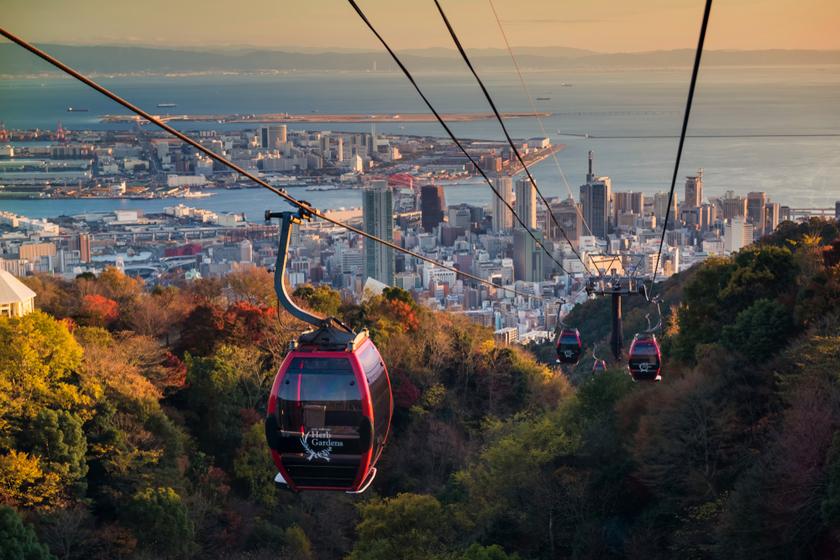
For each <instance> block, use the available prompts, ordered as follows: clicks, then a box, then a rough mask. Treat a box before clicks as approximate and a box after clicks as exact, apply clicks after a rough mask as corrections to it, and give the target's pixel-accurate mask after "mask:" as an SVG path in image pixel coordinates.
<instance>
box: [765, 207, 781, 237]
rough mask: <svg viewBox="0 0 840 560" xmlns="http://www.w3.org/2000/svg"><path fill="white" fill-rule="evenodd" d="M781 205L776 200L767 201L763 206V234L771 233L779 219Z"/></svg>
mask: <svg viewBox="0 0 840 560" xmlns="http://www.w3.org/2000/svg"><path fill="white" fill-rule="evenodd" d="M781 215H782V205H781V204H779V203H778V202H768V203H767V204H766V205H765V206H764V235H768V234H770V233H773V232H774V231H775V230H776V228H777V227H778V225H779V222H780V221H781Z"/></svg>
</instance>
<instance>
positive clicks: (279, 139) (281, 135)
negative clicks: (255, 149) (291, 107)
mask: <svg viewBox="0 0 840 560" xmlns="http://www.w3.org/2000/svg"><path fill="white" fill-rule="evenodd" d="M257 133H258V137H259V140H260V147H261V148H266V149H269V150H276V149H277V148H279V147H280V146H281V145H283V144H285V143H286V140H287V137H286V125H285V124H280V125H277V124H270V125H268V126H261V127H260V128H258V129H257Z"/></svg>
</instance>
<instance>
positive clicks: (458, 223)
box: [449, 204, 473, 230]
mask: <svg viewBox="0 0 840 560" xmlns="http://www.w3.org/2000/svg"><path fill="white" fill-rule="evenodd" d="M472 223H473V220H472V212H470V207H469V206H467V205H466V204H459V205H458V206H451V207H450V208H449V225H451V226H452V227H459V228H464V229H465V230H469V229H470V226H472Z"/></svg>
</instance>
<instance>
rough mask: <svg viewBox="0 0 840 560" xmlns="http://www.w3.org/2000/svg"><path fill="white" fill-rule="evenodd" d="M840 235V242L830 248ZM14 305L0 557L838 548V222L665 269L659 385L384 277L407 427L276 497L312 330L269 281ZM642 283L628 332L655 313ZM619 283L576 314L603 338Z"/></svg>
mask: <svg viewBox="0 0 840 560" xmlns="http://www.w3.org/2000/svg"><path fill="white" fill-rule="evenodd" d="M835 240H837V241H835ZM26 281H27V284H28V285H29V286H30V287H31V288H32V289H33V290H35V291H36V292H37V294H38V297H37V299H36V303H37V304H38V306H39V308H40V309H39V311H36V312H35V313H31V314H29V315H27V316H25V317H23V318H21V319H0V503H1V504H3V505H0V543H2V546H0V559H5V558H15V559H17V558H26V559H30V558H32V559H35V558H51V557H55V558H62V559H76V558H80V559H81V558H84V559H88V560H93V559H100V558H103V559H104V558H118V557H123V558H198V557H201V558H242V559H245V558H248V559H261V558H266V559H267V558H273V559H274V558H295V559H297V558H302V559H306V558H323V559H330V558H350V559H353V560H379V559H383V560H384V559H393V558H407V559H437V560H505V559H512V558H519V559H521V560H526V559H550V558H632V559H635V558H645V559H649V558H745V557H748V558H751V559H753V560H757V559H761V558H831V557H835V556H836V555H837V554H838V551H839V550H840V435H839V434H840V431H838V427H840V239H838V227H837V224H835V223H834V222H828V223H827V222H821V221H817V220H814V221H812V222H811V223H809V224H792V223H789V222H787V223H785V224H782V225H781V226H780V228H779V229H778V230H777V231H776V233H774V234H773V235H772V236H770V237H768V238H766V239H764V240H763V241H762V242H761V243H760V244H757V245H755V246H752V247H749V248H747V249H744V250H743V251H741V252H740V253H738V254H737V255H734V256H733V257H732V258H712V259H709V260H707V261H706V262H704V263H703V264H702V265H699V266H696V267H694V268H693V269H691V270H689V271H688V272H686V273H683V274H681V275H678V276H676V277H673V278H671V279H669V280H668V281H667V282H665V283H663V284H662V285H660V286H658V287H657V290H660V291H661V293H662V296H663V299H664V303H665V305H664V306H663V313H664V314H665V332H664V333H663V336H662V342H663V354H664V359H665V364H664V369H663V382H662V383H660V384H657V385H643V384H634V383H632V382H631V380H630V378H629V377H628V375H627V374H626V372H625V369H624V368H623V367H622V364H613V369H611V370H610V371H608V372H606V373H604V374H601V375H599V376H598V377H593V376H592V375H591V374H590V373H589V370H590V369H591V358H589V357H586V358H584V360H583V361H582V362H581V364H580V366H579V367H578V368H577V369H576V370H575V371H574V372H571V371H570V372H567V373H568V376H567V375H565V374H564V373H562V372H560V371H559V370H558V369H556V367H555V366H551V365H545V364H541V363H540V362H539V361H538V359H537V357H538V356H543V357H545V356H546V355H547V352H550V349H549V350H546V349H545V348H534V349H532V350H533V352H529V351H527V350H523V349H518V348H497V347H496V346H495V345H494V343H493V340H492V333H491V332H490V331H488V330H486V329H484V328H481V327H478V326H475V325H473V324H471V323H469V322H467V321H466V320H464V319H462V318H460V317H458V316H456V315H452V314H447V313H436V312H432V311H429V310H427V309H425V308H422V307H419V306H418V305H417V304H415V302H414V301H413V300H412V299H411V297H410V296H409V294H408V293H406V292H403V291H401V290H398V289H389V290H387V291H386V292H385V294H384V295H383V296H381V297H376V298H373V299H371V300H369V301H367V302H365V303H363V304H361V305H358V304H352V303H348V302H342V301H341V300H340V298H339V296H338V294H337V293H336V292H334V291H332V290H330V289H328V288H324V287H318V288H312V287H303V288H300V289H298V290H297V292H296V296H297V297H299V298H300V300H301V301H302V302H303V303H305V304H306V305H308V306H309V307H311V308H314V309H316V310H319V311H321V312H324V313H330V314H337V315H338V316H340V317H342V318H343V319H344V320H345V321H346V322H348V323H349V324H351V325H352V326H354V327H355V328H361V327H366V328H368V329H370V331H371V335H372V337H373V339H374V340H375V342H376V344H377V346H378V347H379V349H380V351H381V352H382V355H383V358H384V359H385V361H386V363H387V364H388V367H389V371H390V374H391V377H392V382H393V388H394V394H395V401H396V408H395V417H394V424H393V431H392V435H391V439H390V441H389V443H388V446H387V447H386V449H385V453H384V455H383V458H382V461H381V462H380V463H379V465H378V466H379V476H378V477H377V479H376V481H375V483H374V486H373V488H372V489H371V490H370V491H368V492H367V493H366V494H364V495H361V496H349V495H343V494H327V493H305V494H293V493H290V492H287V491H282V490H278V489H277V488H276V487H275V486H274V484H273V482H272V478H273V475H274V472H275V471H274V466H273V464H272V462H271V459H270V456H269V453H268V450H267V447H266V444H265V441H264V438H265V436H264V432H263V425H262V417H263V415H264V412H265V406H266V401H267V393H268V390H269V387H270V384H271V381H272V379H273V376H274V374H275V373H276V371H277V367H278V365H279V363H280V361H281V360H282V357H283V355H284V353H285V352H286V349H287V347H288V343H289V341H290V340H292V339H293V338H294V337H295V336H296V334H297V333H298V332H299V331H300V330H301V329H302V328H303V326H304V325H302V324H300V323H297V322H296V321H294V320H293V319H291V318H290V317H289V316H287V315H286V314H285V313H281V314H280V316H279V317H278V314H277V311H276V309H275V308H276V301H275V300H274V295H273V292H272V283H271V282H272V280H271V276H270V275H269V274H268V273H266V272H264V271H256V272H247V273H236V274H233V275H231V276H229V277H227V278H226V279H225V280H224V282H221V281H216V280H199V281H196V282H191V283H185V284H183V285H180V286H172V287H167V288H162V289H161V288H156V289H154V290H152V291H147V290H145V289H144V286H143V285H142V284H141V283H140V282H138V281H136V280H133V279H131V278H128V277H126V276H124V275H122V274H121V273H120V272H118V271H116V270H108V271H107V272H105V273H103V274H102V275H100V276H99V277H97V278H94V277H90V276H82V277H79V278H77V279H75V280H74V281H73V282H63V281H60V280H57V279H54V278H51V277H46V276H39V277H33V278H28V279H27V280H26ZM649 307H650V306H647V305H646V303H645V302H644V300H643V299H642V298H635V300H628V302H627V306H626V310H625V311H626V321H625V326H626V328H627V334H628V336H631V335H632V332H633V330H635V329H637V328H639V327H641V326H643V325H644V324H645V319H644V316H645V314H647V313H651V311H652V309H650V308H649ZM608 314H609V308H608V302H607V301H605V300H603V301H591V302H588V303H586V304H585V305H583V306H580V307H579V308H577V309H576V310H575V311H574V312H573V313H572V314H571V316H570V318H569V321H568V322H569V323H570V324H572V325H574V326H577V327H579V328H580V329H581V332H582V334H583V336H584V341H585V343H586V344H587V346H589V348H591V347H592V345H593V344H596V343H598V354H599V356H600V357H606V354H607V351H606V344H605V343H604V341H605V337H606V336H607V335H608V330H609V323H608V320H607V319H608Z"/></svg>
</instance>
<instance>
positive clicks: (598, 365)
mask: <svg viewBox="0 0 840 560" xmlns="http://www.w3.org/2000/svg"><path fill="white" fill-rule="evenodd" d="M605 371H607V362H606V360H595V362H594V363H593V364H592V373H594V374H596V375H597V374H599V373H604V372H605Z"/></svg>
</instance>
